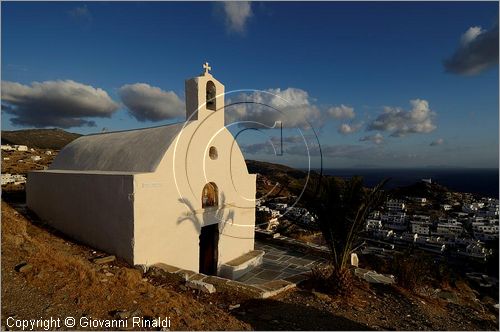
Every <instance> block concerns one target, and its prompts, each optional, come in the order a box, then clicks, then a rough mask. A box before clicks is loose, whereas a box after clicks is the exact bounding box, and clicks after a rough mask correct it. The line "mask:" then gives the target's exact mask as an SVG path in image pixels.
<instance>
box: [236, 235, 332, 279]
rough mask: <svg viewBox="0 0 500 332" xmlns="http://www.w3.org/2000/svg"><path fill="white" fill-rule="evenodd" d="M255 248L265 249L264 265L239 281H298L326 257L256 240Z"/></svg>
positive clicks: (323, 261)
mask: <svg viewBox="0 0 500 332" xmlns="http://www.w3.org/2000/svg"><path fill="white" fill-rule="evenodd" d="M255 249H256V250H264V251H265V255H264V257H263V262H262V265H260V266H259V267H256V268H255V269H253V270H251V271H250V272H248V273H246V274H244V275H243V276H241V277H240V278H238V279H237V281H240V282H243V283H245V284H262V283H264V282H267V281H271V280H280V279H283V280H286V281H290V282H294V283H295V282H298V281H301V280H303V279H305V277H304V274H305V273H307V272H310V271H311V268H312V267H313V266H315V265H317V264H322V263H325V262H326V261H325V259H324V258H321V257H318V256H314V255H311V254H306V253H302V252H300V251H297V250H294V249H290V248H287V247H285V246H282V245H279V244H275V243H268V242H263V241H261V240H255Z"/></svg>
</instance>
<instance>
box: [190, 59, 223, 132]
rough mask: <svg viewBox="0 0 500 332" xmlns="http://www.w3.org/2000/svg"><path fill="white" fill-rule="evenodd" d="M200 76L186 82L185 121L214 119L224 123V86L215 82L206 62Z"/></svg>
mask: <svg viewBox="0 0 500 332" xmlns="http://www.w3.org/2000/svg"><path fill="white" fill-rule="evenodd" d="M203 69H204V71H203V73H201V75H200V76H197V77H193V78H191V79H189V80H186V121H193V120H203V119H205V118H206V117H207V116H211V117H216V118H217V119H218V120H219V121H222V124H223V123H224V85H222V83H220V82H219V81H217V80H216V79H215V78H214V77H213V76H212V74H211V73H210V70H211V69H212V68H211V67H210V66H209V65H208V62H205V63H204V64H203Z"/></svg>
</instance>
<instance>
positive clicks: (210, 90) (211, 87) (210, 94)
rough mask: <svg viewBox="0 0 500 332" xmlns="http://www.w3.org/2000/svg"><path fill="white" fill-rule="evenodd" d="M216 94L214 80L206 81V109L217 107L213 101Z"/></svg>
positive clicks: (213, 109) (212, 109)
mask: <svg viewBox="0 0 500 332" xmlns="http://www.w3.org/2000/svg"><path fill="white" fill-rule="evenodd" d="M216 96H217V93H216V90H215V84H214V82H212V81H208V82H207V94H206V98H207V110H211V111H215V110H216V109H217V108H216V105H215V101H216V98H215V97H216Z"/></svg>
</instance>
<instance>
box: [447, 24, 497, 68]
mask: <svg viewBox="0 0 500 332" xmlns="http://www.w3.org/2000/svg"><path fill="white" fill-rule="evenodd" d="M497 64H498V23H497V24H496V25H495V26H494V27H493V28H492V29H490V30H484V29H482V28H481V27H478V26H474V27H470V28H469V29H468V30H467V31H466V32H465V33H464V34H463V35H462V37H461V39H460V45H459V47H458V49H457V50H456V51H455V53H454V54H453V55H452V56H451V57H450V58H449V59H446V60H445V61H444V67H445V69H446V71H448V72H450V73H454V74H461V75H477V74H479V73H481V72H482V71H484V70H486V69H488V68H491V67H493V66H495V65H497Z"/></svg>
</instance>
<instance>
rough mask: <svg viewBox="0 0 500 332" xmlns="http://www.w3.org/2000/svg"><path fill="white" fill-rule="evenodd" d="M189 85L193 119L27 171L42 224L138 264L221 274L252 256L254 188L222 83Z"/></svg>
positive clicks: (99, 137)
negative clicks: (230, 125) (229, 123)
mask: <svg viewBox="0 0 500 332" xmlns="http://www.w3.org/2000/svg"><path fill="white" fill-rule="evenodd" d="M204 68H205V71H204V72H203V73H202V74H201V75H200V76H198V77H195V78H192V79H189V80H187V81H186V117H187V121H186V122H182V123H176V124H172V125H166V126H160V127H154V128H147V129H137V130H127V131H120V132H109V133H100V134H94V135H87V136H82V137H80V138H78V139H76V140H74V141H73V142H72V143H70V144H69V145H67V146H66V147H65V148H64V149H63V150H62V151H61V152H60V153H59V154H58V155H57V157H56V159H55V160H54V162H53V163H52V165H51V166H50V167H49V169H48V170H46V171H35V172H31V173H29V177H28V184H27V204H28V207H29V208H30V209H31V210H33V211H34V212H36V213H37V214H38V215H39V216H40V218H42V219H44V220H46V221H47V222H48V223H50V224H51V225H52V226H53V227H55V228H57V229H59V230H60V231H62V232H64V233H65V234H67V235H69V236H71V237H73V238H75V239H77V240H79V241H81V242H84V243H86V244H88V245H90V246H92V247H95V248H98V249H101V250H103V251H106V252H108V253H113V254H116V255H117V256H119V257H122V258H124V259H125V260H126V261H128V262H129V263H131V264H147V265H150V264H154V263H159V262H161V263H166V264H169V265H173V266H176V267H180V268H183V269H187V270H192V271H196V272H202V273H206V274H217V273H218V271H220V268H221V266H222V265H224V263H226V262H228V261H231V260H233V259H235V258H238V257H240V256H242V255H244V254H245V253H248V252H250V251H252V250H253V249H254V227H255V189H256V188H255V183H256V176H255V175H253V174H249V173H248V171H247V167H246V164H245V160H244V158H243V155H242V153H241V151H240V148H239V146H238V144H237V143H236V141H235V139H234V138H233V136H232V134H231V133H230V132H229V131H228V130H227V129H226V128H225V126H224V85H222V84H221V83H220V82H219V81H217V80H216V79H215V78H214V77H213V76H212V74H210V73H209V69H210V67H208V64H205V66H204Z"/></svg>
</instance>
